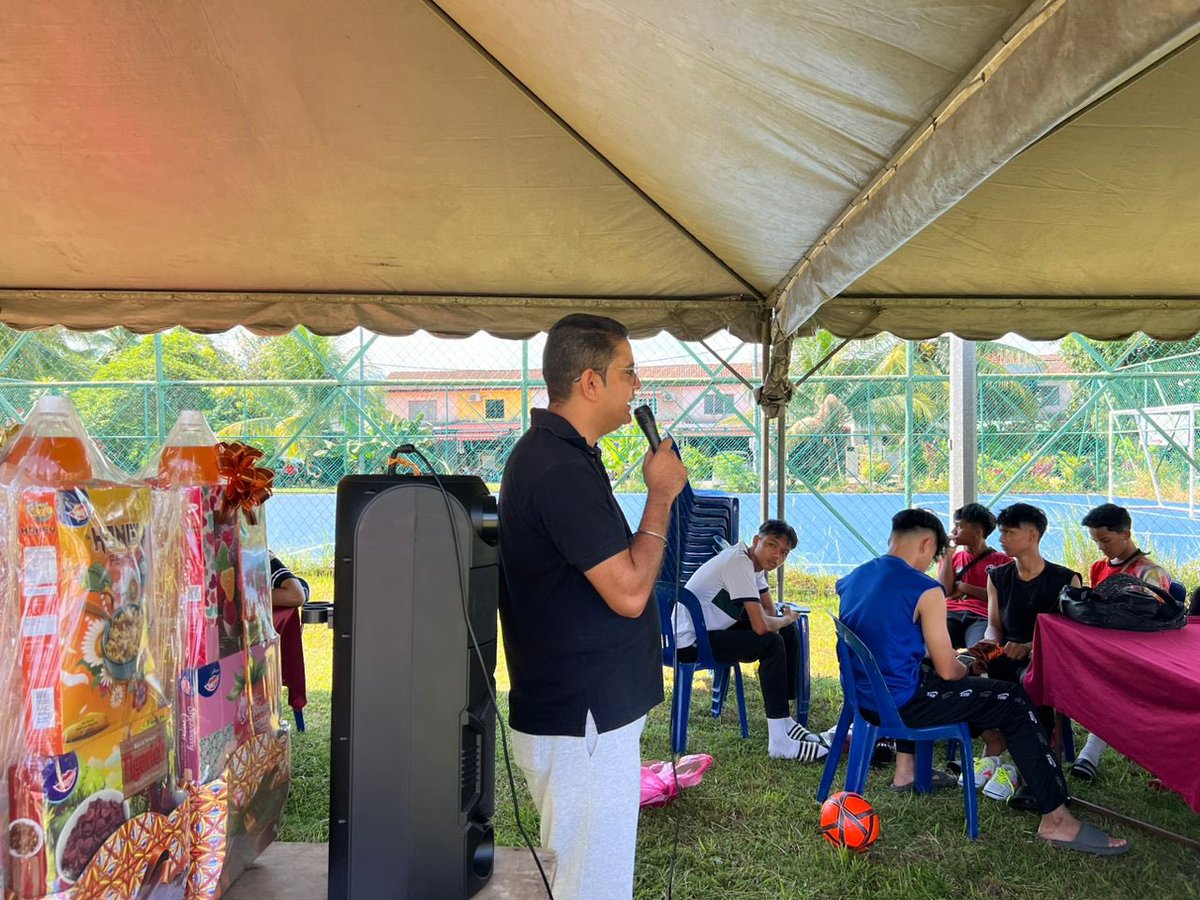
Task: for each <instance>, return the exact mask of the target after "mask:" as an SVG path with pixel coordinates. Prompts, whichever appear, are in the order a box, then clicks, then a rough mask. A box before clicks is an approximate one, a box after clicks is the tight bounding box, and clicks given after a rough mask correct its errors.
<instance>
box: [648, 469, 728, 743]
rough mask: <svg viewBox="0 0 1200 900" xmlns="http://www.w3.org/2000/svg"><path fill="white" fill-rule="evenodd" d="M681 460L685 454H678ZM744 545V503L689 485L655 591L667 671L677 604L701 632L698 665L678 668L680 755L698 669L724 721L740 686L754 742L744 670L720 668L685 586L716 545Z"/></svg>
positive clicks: (674, 516) (675, 732) (675, 709)
mask: <svg viewBox="0 0 1200 900" xmlns="http://www.w3.org/2000/svg"><path fill="white" fill-rule="evenodd" d="M675 452H676V454H678V453H679V448H678V447H676V448H675ZM736 540H738V499H737V497H728V496H726V495H724V494H719V493H715V492H709V491H695V490H693V489H692V486H691V485H690V484H685V485H684V487H683V490H682V491H681V492H680V494H679V497H678V498H677V499H676V501H675V504H674V506H673V507H672V508H671V522H670V525H669V526H668V530H667V547H666V552H665V553H664V554H663V563H662V568H661V569H660V570H659V575H658V582H657V583H656V584H655V586H654V598H655V602H657V604H658V612H659V624H660V626H661V638H662V649H663V665H664V666H667V667H672V666H674V665H676V662H677V661H676V659H675V629H674V627H673V622H672V610H673V609H674V607H675V603H676V600H677V599H678V602H679V603H680V605H682V606H683V608H684V609H686V610H687V611H688V613H690V615H691V617H692V622H693V624H694V626H695V630H696V642H697V643H696V651H697V659H696V660H695V661H694V662H690V663H683V662H679V663H678V668H677V670H676V680H675V688H674V691H673V693H672V697H671V747H672V749H673V750H674V751H675V752H676V753H684V752H686V750H687V722H688V710H689V708H690V706H691V699H692V676H693V674H694V673H695V671H696V669H711V670H712V673H713V691H712V706H711V711H712V715H713V718H718V717H719V716H720V715H721V711H722V709H723V708H724V705H725V696H726V694H727V693H728V690H729V682H730V680H731V676H732V680H733V682H734V684H735V690H736V694H737V701H738V719H739V721H740V722H741V727H742V737H743V738H746V737H749V736H750V726H749V723H748V721H747V718H746V695H745V689H744V686H743V683H742V670H741V668H740V667H739V666H734V665H726V664H721V663H718V662H715V661H714V660H713V658H712V650H711V648H710V647H709V645H708V632H707V631H705V628H704V616H703V614H702V613H701V611H700V601H699V600H697V599H696V597H695V595H694V594H692V593H691V591H688V590H687V589H686V588H685V587H684V584H686V583H687V580H688V579H689V578H691V577H692V575H693V574H695V572H696V570H697V569H698V568H700V566H702V565H703V564H704V563H706V562H707V561H708V560H710V559H712V557H713V553H714V546H715V542H716V541H721V542H724V543H726V544H728V543H732V542H733V541H736Z"/></svg>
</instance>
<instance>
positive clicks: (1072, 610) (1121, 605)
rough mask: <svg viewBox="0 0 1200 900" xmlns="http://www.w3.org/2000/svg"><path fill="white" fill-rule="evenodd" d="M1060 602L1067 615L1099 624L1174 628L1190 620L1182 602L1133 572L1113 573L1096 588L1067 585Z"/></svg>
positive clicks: (1134, 628)
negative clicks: (1133, 574)
mask: <svg viewBox="0 0 1200 900" xmlns="http://www.w3.org/2000/svg"><path fill="white" fill-rule="evenodd" d="M1058 602H1059V609H1061V610H1062V613H1063V615H1065V616H1066V617H1067V618H1069V619H1074V620H1075V621H1076V622H1082V623H1083V624H1084V625H1097V626H1099V627H1100V628H1119V629H1122V630H1124V631H1173V630H1174V629H1176V628H1182V627H1183V626H1184V625H1186V624H1187V607H1186V606H1185V605H1184V604H1183V603H1180V602H1179V601H1178V600H1176V599H1175V598H1174V597H1172V596H1171V595H1170V594H1169V593H1168V592H1167V591H1164V590H1163V589H1162V588H1159V587H1155V586H1154V585H1152V584H1147V583H1146V582H1144V581H1142V580H1141V579H1140V578H1134V577H1133V576H1132V575H1124V574H1117V575H1110V576H1109V577H1108V578H1106V579H1104V580H1103V581H1102V582H1100V584H1098V585H1096V587H1094V588H1077V587H1071V586H1069V585H1068V586H1067V587H1064V588H1063V589H1062V591H1061V592H1060V593H1059V595H1058Z"/></svg>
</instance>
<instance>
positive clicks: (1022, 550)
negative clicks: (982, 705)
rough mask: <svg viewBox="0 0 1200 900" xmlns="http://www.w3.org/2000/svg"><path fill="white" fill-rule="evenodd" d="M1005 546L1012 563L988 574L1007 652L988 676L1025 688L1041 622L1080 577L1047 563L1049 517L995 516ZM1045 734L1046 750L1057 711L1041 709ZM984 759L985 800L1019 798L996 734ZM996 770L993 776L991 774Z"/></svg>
mask: <svg viewBox="0 0 1200 900" xmlns="http://www.w3.org/2000/svg"><path fill="white" fill-rule="evenodd" d="M996 524H997V525H998V526H999V529H1000V546H1001V547H1002V548H1003V549H1004V552H1005V553H1007V554H1008V555H1009V556H1011V557H1012V558H1013V561H1012V562H1010V563H1007V564H1006V565H1003V566H997V567H996V568H994V569H992V570H991V571H990V572H989V573H988V584H987V592H988V630H987V635H986V636H987V639H988V640H993V641H995V642H996V643H998V644H999V645H1000V647H1001V649H1002V650H1003V651H1004V655H1003V656H1001V657H1000V658H999V659H995V660H992V662H990V663H989V664H988V670H987V671H988V677H990V678H998V679H1001V680H1003V681H1015V682H1017V683H1018V684H1020V683H1021V679H1022V678H1023V677H1024V675H1025V670H1026V669H1027V668H1028V667H1029V654H1030V652H1031V651H1032V649H1033V628H1034V624H1035V623H1036V621H1037V617H1038V616H1039V615H1040V614H1041V613H1044V612H1053V611H1055V610H1057V609H1058V594H1059V591H1061V590H1062V589H1063V588H1064V587H1065V586H1067V585H1072V586H1074V587H1078V586H1079V585H1080V584H1081V579H1080V576H1079V573H1078V572H1073V571H1071V570H1070V569H1068V568H1066V567H1065V566H1060V565H1058V564H1057V563H1052V562H1048V561H1047V560H1045V559H1043V558H1042V553H1041V540H1042V536H1043V535H1044V534H1045V533H1046V527H1047V524H1048V523H1047V521H1046V514H1045V513H1044V512H1042V511H1041V510H1040V509H1038V508H1037V507H1036V506H1031V505H1029V504H1028V503H1014V504H1013V505H1012V506H1008V507H1006V508H1004V509H1002V510H1001V511H1000V514H999V515H998V516H996ZM1037 713H1038V719H1039V720H1040V721H1041V723H1042V727H1043V729H1044V730H1045V737H1046V742H1047V747H1049V741H1050V738H1051V736H1052V735H1053V733H1054V710H1053V708H1051V707H1048V706H1041V707H1038V708H1037ZM984 745H985V751H984V757H983V758H982V759H980V760H978V761H977V764H976V769H975V775H976V782H975V783H976V785H978V784H979V783H980V782H981V781H983V782H984V785H983V792H984V795H985V796H987V797H990V798H992V799H994V800H1009V799H1011V798H1013V797H1014V796H1015V795H1016V789H1017V785H1016V778H1015V775H1016V768H1015V767H1014V766H1012V765H1011V764H1005V763H1004V762H1003V758H1002V754H1003V752H1004V749H1005V747H1004V740H1003V738H1002V737H1001V736H1000V735H999V734H998V733H996V732H985V733H984ZM989 769H990V770H991V772H990V774H989V771H988V770H989Z"/></svg>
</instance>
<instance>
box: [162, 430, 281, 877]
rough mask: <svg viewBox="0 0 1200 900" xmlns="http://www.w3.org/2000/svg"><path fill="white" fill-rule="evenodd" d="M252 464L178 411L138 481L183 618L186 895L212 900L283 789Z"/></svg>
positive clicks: (261, 488) (257, 476) (258, 497)
mask: <svg viewBox="0 0 1200 900" xmlns="http://www.w3.org/2000/svg"><path fill="white" fill-rule="evenodd" d="M261 455H262V454H261V453H260V452H259V451H257V450H255V449H254V448H251V447H247V446H245V445H243V444H230V443H221V442H218V441H217V439H216V437H215V436H214V435H213V432H212V430H211V429H210V428H209V426H208V423H207V422H206V421H205V420H204V417H203V416H202V415H201V414H200V413H198V412H195V411H192V410H185V411H183V412H182V413H180V416H179V420H178V421H177V422H176V423H175V426H174V428H172V430H171V432H170V433H169V434H168V435H167V438H166V441H165V445H164V447H163V450H162V453H161V455H160V456H159V458H158V459H157V460H155V461H154V462H153V463H152V465H151V468H150V470H149V471H147V472H146V473H145V474H146V476H147V480H148V481H149V482H150V483H151V484H152V485H153V506H154V521H155V524H156V526H157V524H158V522H159V521H160V519H164V520H175V521H178V522H180V523H181V527H179V528H170V527H163V528H157V527H156V529H155V531H154V534H155V553H156V558H157V559H159V560H160V561H161V562H162V564H163V565H164V566H169V567H170V569H171V570H172V572H173V573H174V576H173V578H172V582H173V583H172V584H171V585H170V586H169V588H168V589H167V596H166V597H165V598H164V603H172V602H173V603H175V604H177V606H178V608H180V609H181V610H182V611H183V615H182V623H183V627H182V632H181V640H180V641H179V642H178V645H177V646H179V648H180V658H179V663H178V666H176V668H175V671H176V678H175V682H174V685H173V691H172V694H173V705H174V712H175V720H176V723H177V731H176V735H177V740H176V746H175V752H176V755H177V769H178V773H179V778H180V783H181V784H182V785H183V786H184V787H185V788H186V790H187V791H188V793H189V797H190V803H191V806H192V816H191V821H192V847H191V859H192V865H191V867H190V869H189V874H188V896H189V897H196V898H201V897H216V896H219V895H220V893H221V892H222V891H223V890H224V889H225V888H226V887H227V886H228V885H229V884H231V883H232V882H233V881H234V880H235V879H236V878H237V876H238V875H239V874H241V872H242V871H243V870H244V869H245V867H246V866H247V865H249V864H250V863H251V862H253V860H254V859H255V857H257V856H258V854H259V853H261V852H262V850H263V849H264V848H265V847H266V846H267V845H268V844H269V843H270V842H271V841H272V840H273V839H274V837H275V834H276V832H277V829H278V825H279V820H280V816H281V815H282V812H283V806H284V803H285V801H286V800H287V792H288V785H289V782H290V772H291V769H290V756H289V735H288V732H287V730H286V728H285V726H284V725H283V724H282V723H281V720H280V693H281V686H280V670H279V648H278V638H277V635H276V633H275V630H274V627H273V626H272V622H271V585H270V574H269V573H270V562H269V554H268V550H267V533H266V520H265V511H264V510H263V508H262V504H263V501H264V500H266V498H267V497H268V496H269V495H270V489H271V482H272V478H273V475H272V473H271V472H270V470H268V469H264V468H262V467H261V466H259V465H258V462H260V461H261ZM159 536H161V537H162V540H160V539H159ZM163 584H164V586H165V585H166V583H165V581H164V583H163ZM168 643H170V642H169V641H168ZM172 645H173V644H172ZM173 646H174V645H173Z"/></svg>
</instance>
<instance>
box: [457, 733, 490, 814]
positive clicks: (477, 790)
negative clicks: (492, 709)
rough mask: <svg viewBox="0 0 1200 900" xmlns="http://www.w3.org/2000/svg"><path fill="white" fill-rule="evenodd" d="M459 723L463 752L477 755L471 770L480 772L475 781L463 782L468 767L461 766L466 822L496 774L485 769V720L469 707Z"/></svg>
mask: <svg viewBox="0 0 1200 900" xmlns="http://www.w3.org/2000/svg"><path fill="white" fill-rule="evenodd" d="M459 724H460V725H461V726H462V735H463V752H464V753H466V752H470V753H472V754H474V756H475V764H474V765H473V766H471V767H470V771H473V772H477V773H478V775H477V777H476V779H475V783H474V784H472V785H467V784H464V783H462V776H463V774H465V772H464V770H465V769H466V768H467V767H465V766H460V768H459V779H460V783H459V796H462V797H464V798H465V799H464V800H463V805H462V809H460V810H459V820H460V822H461V823H463V824H465V823H466V821H467V820H468V819H470V817H471V812H472V811H473V810H474V809H475V807H476V806H478V805H479V803H480V801H481V800H483V785H486V784H489V783H490V780H491V779H492V778H493V777H494V775H493V773H492V772H485V771H484V763H485V761H486V759H487V754H486V753H484V752H483V742H484V739H485V738H486V737H487V727H486V725H485V724H484V721H483V720H482V719H481V718H479V716H477V715H475V714H474V713H473V712H471V711H470V710H469V709H467V710H463V714H462V717H461V718H460V720H459ZM469 738H474V740H469ZM468 747H469V748H470V749H469V750H468ZM468 787H470V789H471V793H470V795H467V794H466V789H467V788H468Z"/></svg>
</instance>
